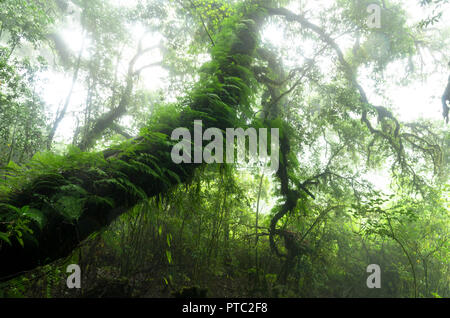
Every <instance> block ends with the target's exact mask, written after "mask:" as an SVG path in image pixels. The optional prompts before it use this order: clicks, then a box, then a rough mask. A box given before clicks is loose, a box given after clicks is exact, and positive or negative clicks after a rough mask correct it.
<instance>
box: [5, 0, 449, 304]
mask: <svg viewBox="0 0 450 318" xmlns="http://www.w3.org/2000/svg"><path fill="white" fill-rule="evenodd" d="M404 2H406V1H394V0H391V1H387V0H386V1H373V0H370V1H369V0H337V1H312V0H311V1H300V2H299V3H298V1H292V3H291V2H290V1H287V0H248V1H247V0H242V1H226V0H145V1H126V4H125V2H121V1H113V0H110V1H107V0H52V1H37V0H36V1H35V0H32V1H31V0H30V1H25V0H24V1H22V0H0V119H1V120H0V296H2V297H111V296H121V297H171V296H174V295H176V294H177V293H178V294H179V293H180V292H182V291H183V288H188V287H193V286H195V287H197V286H198V287H199V290H201V291H202V293H201V295H202V296H205V295H206V296H208V297H449V296H450V285H449V284H450V264H449V262H448V260H449V251H450V250H449V245H448V229H449V203H450V200H449V193H450V184H449V178H448V176H449V168H448V163H449V161H450V157H449V150H448V149H449V146H450V131H449V130H448V126H447V125H446V124H445V120H442V117H441V116H439V117H436V116H434V117H433V116H430V117H426V118H420V116H416V117H415V118H417V119H415V120H413V121H410V120H402V119H401V118H400V117H401V114H400V113H401V112H403V113H405V109H403V110H402V109H400V108H399V107H397V105H394V104H393V100H394V96H390V95H389V94H390V93H389V92H390V91H389V90H388V89H389V88H390V87H397V88H399V87H402V86H404V87H411V85H417V84H418V83H419V84H420V83H424V82H426V80H427V79H429V78H432V77H436V76H437V77H439V79H440V83H441V86H439V87H438V88H437V89H436V91H433V92H428V91H426V90H425V89H424V90H423V92H422V93H423V94H424V95H425V94H429V95H433V94H434V95H436V94H438V93H439V94H442V92H444V90H445V88H446V86H447V77H448V75H449V74H448V73H449V72H450V69H449V68H448V66H447V63H448V61H449V60H450V56H449V53H448V47H449V44H450V43H449V37H448V34H449V31H450V28H449V25H448V24H445V19H444V18H443V16H444V14H445V8H446V7H448V5H449V4H448V1H445V0H444V1H441V0H438V1H431V0H430V1H419V0H417V1H415V3H414V5H415V6H416V7H417V8H418V11H419V12H420V17H418V18H416V19H413V18H411V16H410V15H408V12H407V9H408V8H407V7H406V4H405V3H404ZM408 2H409V1H408ZM411 2H413V1H411ZM318 3H320V4H318ZM374 3H377V6H378V7H377V8H379V10H380V14H381V15H380V16H381V18H382V20H381V23H380V25H379V27H372V26H371V25H370V23H368V20H367V17H368V15H369V13H368V11H367V8H368V7H369V6H370V5H371V4H372V5H373V4H374ZM68 30H72V31H73V32H75V33H78V34H80V41H76V40H75V38H69V36H68V35H67V34H68V33H67V31H68ZM270 30H272V31H270ZM273 30H276V32H278V33H276V32H275V31H273ZM270 32H272V33H273V32H275V33H276V34H277V35H278V36H279V37H281V39H278V41H276V40H274V39H275V37H274V36H267V34H268V33H269V34H270ZM71 34H72V36H73V33H71ZM141 35H142V36H141ZM71 42H73V43H71ZM78 42H79V43H78ZM74 47H75V48H74ZM155 73H160V74H161V77H162V78H160V79H159V83H158V84H154V83H153V84H152V85H149V82H154V80H155V77H154V75H155ZM49 74H50V75H49ZM162 74H164V75H162ZM46 75H47V76H49V77H50V78H52V77H53V78H61V77H58V76H61V75H63V76H64V78H65V81H66V82H68V83H69V85H68V87H67V89H68V91H67V92H64V94H65V96H64V97H63V98H61V100H60V102H59V105H54V104H52V103H51V102H50V101H49V96H62V95H61V94H60V92H57V91H56V90H55V89H54V88H53V90H52V91H49V89H51V85H50V84H46V83H45V81H44V80H43V79H44V78H45V76H46ZM152 76H153V77H152ZM58 94H59V95H58ZM444 95H445V94H444ZM58 98H59V97H58ZM53 99H54V98H53ZM448 99H449V102H450V96H448ZM434 102H435V108H436V110H439V113H440V112H441V109H442V108H443V110H444V117H445V112H446V111H447V116H448V108H446V107H447V104H446V99H445V98H443V101H442V102H443V105H441V100H440V96H439V98H435V99H434ZM56 108H57V109H56ZM407 111H408V110H406V112H407ZM424 112H425V113H426V112H428V113H433V112H434V113H436V111H434V110H426V111H424ZM194 120H201V121H202V123H203V129H204V130H205V129H206V128H210V127H216V128H219V129H221V130H226V128H231V127H234V128H237V127H242V128H249V127H255V128H278V129H279V141H280V149H279V169H278V170H277V171H276V173H271V172H269V171H268V170H267V169H265V166H264V163H263V162H256V163H254V162H250V163H247V164H245V163H244V164H242V163H241V164H231V163H228V164H221V163H220V164H219V163H214V164H201V163H195V164H187V163H182V164H176V163H174V162H173V160H172V159H171V151H172V148H173V146H174V145H175V144H176V143H177V142H176V141H173V140H171V138H170V137H171V134H172V131H173V130H174V129H176V128H179V127H186V128H188V129H189V130H190V132H192V133H193V132H194V129H195V128H194ZM269 131H270V129H269ZM269 137H273V136H269ZM269 139H270V138H269ZM69 264H78V265H79V266H80V268H81V273H82V288H81V289H68V288H67V286H66V278H67V276H68V275H69V274H68V273H66V268H67V266H68V265H69ZM369 264H378V265H379V266H380V268H381V282H382V287H381V288H380V289H370V288H368V287H367V285H366V279H367V277H368V276H369V274H370V273H368V272H367V271H366V268H367V266H368V265H369Z"/></svg>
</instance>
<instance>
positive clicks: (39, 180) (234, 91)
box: [0, 8, 264, 280]
mask: <svg viewBox="0 0 450 318" xmlns="http://www.w3.org/2000/svg"><path fill="white" fill-rule="evenodd" d="M263 17H264V13H263V12H261V11H260V10H258V9H255V8H252V9H251V10H248V12H246V13H245V18H244V19H241V20H239V18H237V17H233V18H230V19H229V21H227V22H226V23H225V24H224V28H223V31H222V32H221V33H219V34H218V35H217V37H216V41H215V46H214V48H213V49H212V61H211V62H209V63H208V65H207V66H206V67H205V68H204V73H203V74H202V76H201V79H200V81H199V83H197V86H196V88H195V89H194V90H193V92H192V93H191V94H190V98H189V102H188V103H187V105H186V106H185V107H180V108H181V109H180V111H179V112H178V114H177V115H176V116H173V114H170V115H171V116H168V115H167V116H166V117H164V116H162V117H161V118H159V122H158V125H154V127H149V129H148V130H147V131H146V132H145V133H142V134H141V136H140V137H138V138H135V139H133V140H131V141H128V142H126V143H125V144H124V145H122V146H120V147H118V148H117V149H110V150H107V151H104V152H103V153H100V154H90V153H83V152H80V153H76V154H70V155H68V156H65V157H63V158H59V159H58V160H59V161H57V162H58V163H55V164H53V165H48V166H46V167H45V168H43V169H42V171H40V172H39V173H36V171H34V172H33V174H32V175H30V172H29V171H28V172H26V171H25V172H24V171H18V170H17V171H15V172H13V174H15V178H16V179H19V182H18V183H17V184H16V185H15V186H14V188H13V189H11V190H10V191H7V193H3V194H2V193H0V195H1V196H3V197H0V221H1V222H0V232H3V233H9V235H10V241H11V244H8V243H7V242H6V241H0V244H1V245H0V260H1V261H0V277H1V280H7V279H9V278H11V277H14V276H16V275H18V274H20V273H21V272H23V271H27V270H31V269H33V268H35V267H37V266H41V265H45V264H48V263H50V262H52V261H54V260H57V259H59V258H62V257H65V256H67V255H69V254H70V253H71V252H72V251H73V250H74V249H75V248H76V247H77V245H78V244H79V243H80V242H81V241H82V240H84V239H86V238H87V237H88V236H89V235H90V234H92V233H94V232H96V231H98V230H100V229H101V228H103V227H105V226H107V225H109V224H110V223H111V222H112V221H113V220H114V219H115V218H117V217H118V216H119V215H121V214H122V213H125V212H126V211H128V210H129V209H130V208H131V207H133V206H134V205H135V204H137V203H138V202H139V201H141V200H144V199H146V198H148V197H154V196H157V195H164V193H166V192H167V191H168V190H169V189H170V188H171V187H173V186H175V185H177V184H180V183H184V182H188V181H189V180H190V178H191V177H192V175H193V172H194V170H195V169H196V168H197V167H198V165H194V164H181V165H177V164H175V163H173V161H172V159H171V150H172V146H173V145H174V142H173V141H171V140H170V136H171V133H172V131H173V130H174V129H176V128H178V127H187V128H189V129H190V130H191V131H193V126H194V125H193V123H194V120H202V121H203V125H204V129H206V128H208V127H217V128H226V127H234V126H236V122H237V118H239V117H240V116H241V114H244V113H246V110H248V109H249V107H250V106H249V103H250V102H249V101H250V96H249V95H251V91H252V90H251V89H250V86H251V83H252V82H253V78H252V76H251V75H250V74H251V72H250V71H249V68H250V65H251V63H252V57H253V55H254V52H255V49H256V46H257V42H258V40H257V37H258V36H257V34H258V29H259V26H260V24H261V23H262V20H263ZM6 182H8V181H7V180H6ZM30 214H33V215H34V216H33V217H32V218H30V217H29V215H30ZM26 215H28V217H27V216H26ZM74 215H75V217H73V216H74ZM19 220H28V222H29V223H27V227H29V228H30V229H31V230H32V231H33V233H32V234H31V233H29V232H27V231H26V230H23V228H22V230H21V228H20V227H19V225H18V224H20V222H19ZM30 220H31V221H30ZM16 230H18V231H21V232H22V234H21V235H22V236H21V239H17V237H15V236H14V233H17V232H15V231H16ZM22 243H23V244H22Z"/></svg>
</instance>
